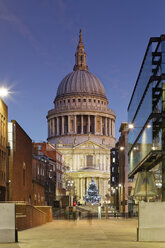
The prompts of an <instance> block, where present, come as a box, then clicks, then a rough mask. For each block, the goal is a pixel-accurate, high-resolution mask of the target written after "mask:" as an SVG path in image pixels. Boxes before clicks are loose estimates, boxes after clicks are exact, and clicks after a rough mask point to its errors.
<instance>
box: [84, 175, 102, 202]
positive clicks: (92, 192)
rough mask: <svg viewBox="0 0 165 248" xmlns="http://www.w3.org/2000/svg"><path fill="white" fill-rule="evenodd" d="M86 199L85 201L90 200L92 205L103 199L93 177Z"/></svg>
mask: <svg viewBox="0 0 165 248" xmlns="http://www.w3.org/2000/svg"><path fill="white" fill-rule="evenodd" d="M84 200H85V202H89V203H91V204H92V205H93V204H95V203H99V202H100V200H101V197H100V196H99V194H98V190H97V187H96V184H95V182H94V180H93V179H92V180H91V183H90V185H89V188H88V191H87V194H86V195H85V197H84Z"/></svg>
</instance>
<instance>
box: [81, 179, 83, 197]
mask: <svg viewBox="0 0 165 248" xmlns="http://www.w3.org/2000/svg"><path fill="white" fill-rule="evenodd" d="M81 200H83V178H81Z"/></svg>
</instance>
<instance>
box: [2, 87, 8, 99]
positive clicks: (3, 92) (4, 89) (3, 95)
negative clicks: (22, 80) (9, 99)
mask: <svg viewBox="0 0 165 248" xmlns="http://www.w3.org/2000/svg"><path fill="white" fill-rule="evenodd" d="M8 94H9V91H8V89H7V88H4V87H1V88H0V97H6V96H8Z"/></svg>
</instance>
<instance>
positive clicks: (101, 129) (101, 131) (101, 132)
mask: <svg viewBox="0 0 165 248" xmlns="http://www.w3.org/2000/svg"><path fill="white" fill-rule="evenodd" d="M102 121H103V120H102V116H100V134H101V135H103V127H102Z"/></svg>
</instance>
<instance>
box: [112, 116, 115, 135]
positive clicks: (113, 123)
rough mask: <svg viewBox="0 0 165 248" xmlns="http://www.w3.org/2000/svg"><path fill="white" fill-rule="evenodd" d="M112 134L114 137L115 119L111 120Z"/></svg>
mask: <svg viewBox="0 0 165 248" xmlns="http://www.w3.org/2000/svg"><path fill="white" fill-rule="evenodd" d="M112 136H113V137H115V121H114V120H112Z"/></svg>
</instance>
